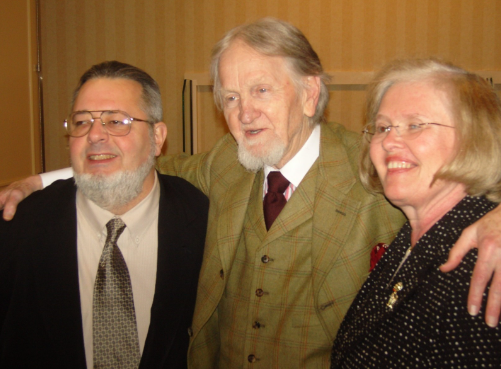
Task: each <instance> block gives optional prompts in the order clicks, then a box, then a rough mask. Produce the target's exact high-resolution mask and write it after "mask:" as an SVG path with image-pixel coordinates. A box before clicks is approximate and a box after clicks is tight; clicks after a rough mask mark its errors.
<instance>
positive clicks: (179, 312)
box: [0, 175, 208, 369]
mask: <svg viewBox="0 0 501 369" xmlns="http://www.w3.org/2000/svg"><path fill="white" fill-rule="evenodd" d="M159 181H160V186H161V192H160V208H159V221H158V225H159V227H158V228H159V229H158V269H157V277H156V287H155V296H154V300H153V305H152V307H151V321H150V327H149V331H148V335H147V338H146V343H145V347H144V352H143V355H142V358H141V364H140V368H185V367H186V366H187V365H186V357H187V349H188V341H189V335H188V328H189V327H190V325H191V319H192V315H193V309H194V306H195V298H196V289H197V283H198V275H199V271H200V265H201V262H202V255H203V247H204V240H205V232H206V227H207V212H208V200H207V198H206V197H205V196H204V195H203V194H202V193H201V192H200V191H199V190H197V189H196V188H195V187H193V186H192V185H191V184H189V183H188V182H186V181H184V180H183V179H180V178H176V177H170V176H163V175H159ZM75 196H76V187H75V185H74V182H73V179H70V180H66V181H58V182H56V183H54V184H53V185H51V186H49V187H48V188H47V189H45V190H44V191H41V192H40V193H35V194H33V195H32V196H30V197H29V198H28V199H27V200H26V201H24V202H23V203H22V204H21V205H20V206H19V210H18V213H17V214H16V217H15V219H14V220H13V221H12V222H4V221H0V237H1V238H0V281H1V282H0V324H1V326H0V327H1V331H0V368H71V369H77V368H82V369H84V368H86V361H85V352H84V342H83V330H82V317H81V310H80V295H79V282H78V267H77V220H76V205H75ZM0 218H1V213H0Z"/></svg>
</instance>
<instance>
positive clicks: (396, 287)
mask: <svg viewBox="0 0 501 369" xmlns="http://www.w3.org/2000/svg"><path fill="white" fill-rule="evenodd" d="M403 288H404V284H403V283H402V282H398V283H397V284H396V285H394V286H393V293H392V294H391V295H390V298H389V299H388V302H387V303H386V306H388V308H389V309H390V310H392V309H393V305H395V303H396V302H397V300H398V291H401V290H402V289H403Z"/></svg>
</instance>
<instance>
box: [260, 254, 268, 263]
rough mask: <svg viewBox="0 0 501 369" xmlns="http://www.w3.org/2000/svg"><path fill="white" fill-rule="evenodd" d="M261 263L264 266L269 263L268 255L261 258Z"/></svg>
mask: <svg viewBox="0 0 501 369" xmlns="http://www.w3.org/2000/svg"><path fill="white" fill-rule="evenodd" d="M261 261H262V262H263V263H265V264H266V263H267V262H268V261H270V258H269V257H268V255H263V256H262V257H261Z"/></svg>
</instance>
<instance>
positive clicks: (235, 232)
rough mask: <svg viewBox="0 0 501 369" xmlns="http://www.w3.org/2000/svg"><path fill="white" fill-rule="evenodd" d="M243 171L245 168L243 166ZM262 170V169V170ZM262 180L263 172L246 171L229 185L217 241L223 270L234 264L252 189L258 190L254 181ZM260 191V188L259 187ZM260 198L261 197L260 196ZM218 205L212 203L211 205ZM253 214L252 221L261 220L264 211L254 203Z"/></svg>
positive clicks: (223, 203)
mask: <svg viewBox="0 0 501 369" xmlns="http://www.w3.org/2000/svg"><path fill="white" fill-rule="evenodd" d="M242 171H244V170H243V168H242ZM261 172H262V171H261ZM259 180H262V174H259V175H256V174H255V173H250V172H247V171H244V172H243V173H242V176H241V177H240V178H239V180H238V181H236V182H233V183H231V185H230V186H229V187H228V190H227V192H226V195H225V196H224V199H223V201H222V202H221V209H220V214H219V219H218V230H217V240H218V241H217V242H218V250H219V255H220V257H221V262H222V267H223V270H224V271H225V272H226V271H228V272H229V271H230V270H231V266H232V265H233V262H234V259H235V255H236V249H237V246H238V243H239V241H240V237H241V235H242V229H243V226H244V221H245V216H246V214H247V208H248V207H249V200H250V198H251V196H252V193H251V192H252V191H253V188H254V191H256V188H257V187H261V186H254V181H259ZM257 191H259V189H257ZM258 198H259V197H258ZM214 205H215V206H218V205H217V204H211V206H214ZM252 206H253V207H252V208H253V215H252V218H251V221H253V222H257V221H261V219H262V214H263V211H262V209H261V210H260V212H261V213H260V214H259V209H258V208H256V207H255V206H256V204H253V205H252Z"/></svg>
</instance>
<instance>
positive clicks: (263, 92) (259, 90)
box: [253, 86, 271, 98]
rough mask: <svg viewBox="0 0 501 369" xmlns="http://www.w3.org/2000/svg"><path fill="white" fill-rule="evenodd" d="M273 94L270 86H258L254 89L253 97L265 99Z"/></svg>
mask: <svg viewBox="0 0 501 369" xmlns="http://www.w3.org/2000/svg"><path fill="white" fill-rule="evenodd" d="M270 92H271V88H270V87H269V86H256V87H255V88H254V89H253V95H254V96H257V97H260V98H263V97H267V96H268V95H269V94H270Z"/></svg>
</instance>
